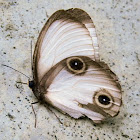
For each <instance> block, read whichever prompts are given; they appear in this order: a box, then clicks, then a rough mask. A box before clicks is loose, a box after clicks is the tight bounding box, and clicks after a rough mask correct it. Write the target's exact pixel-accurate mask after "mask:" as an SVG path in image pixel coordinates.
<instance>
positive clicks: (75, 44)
mask: <svg viewBox="0 0 140 140" xmlns="http://www.w3.org/2000/svg"><path fill="white" fill-rule="evenodd" d="M70 56H88V57H90V58H91V59H92V60H95V59H99V57H98V43H97V37H96V32H95V27H94V24H93V22H92V20H91V18H90V17H89V15H88V14H87V13H86V12H84V11H82V10H80V9H70V10H68V11H64V10H60V11H58V12H56V13H55V14H54V15H53V16H51V17H50V19H49V21H48V22H47V24H46V25H45V26H44V28H43V30H42V32H41V34H40V36H39V39H38V42H37V46H36V50H35V56H34V58H35V59H34V61H35V63H36V66H35V67H36V71H37V77H38V80H39V81H40V80H41V78H42V77H43V76H44V74H45V73H46V72H47V71H48V70H49V69H50V68H51V67H53V66H55V65H56V64H57V63H58V62H60V61H61V60H63V59H65V58H67V57H70ZM95 56H97V57H95Z"/></svg>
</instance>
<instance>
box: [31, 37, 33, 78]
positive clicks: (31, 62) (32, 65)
mask: <svg viewBox="0 0 140 140" xmlns="http://www.w3.org/2000/svg"><path fill="white" fill-rule="evenodd" d="M32 49H33V47H32V40H31V72H32V76H33V59H32Z"/></svg>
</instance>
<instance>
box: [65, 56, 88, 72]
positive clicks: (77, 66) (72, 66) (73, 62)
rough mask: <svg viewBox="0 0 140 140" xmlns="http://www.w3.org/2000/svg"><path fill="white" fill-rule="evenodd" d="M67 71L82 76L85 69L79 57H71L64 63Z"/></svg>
mask: <svg viewBox="0 0 140 140" xmlns="http://www.w3.org/2000/svg"><path fill="white" fill-rule="evenodd" d="M66 65H67V68H68V71H70V72H71V73H74V74H83V73H84V72H85V70H86V69H87V66H86V64H85V62H84V60H83V59H82V58H80V57H71V58H68V59H67V61H66Z"/></svg>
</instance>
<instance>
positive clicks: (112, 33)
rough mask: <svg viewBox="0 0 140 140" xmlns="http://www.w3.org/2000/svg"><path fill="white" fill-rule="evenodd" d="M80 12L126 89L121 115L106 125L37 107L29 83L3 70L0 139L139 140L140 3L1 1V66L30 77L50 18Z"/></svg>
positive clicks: (117, 0)
mask: <svg viewBox="0 0 140 140" xmlns="http://www.w3.org/2000/svg"><path fill="white" fill-rule="evenodd" d="M76 7H77V8H81V9H84V10H85V11H86V12H88V13H89V14H90V16H91V17H92V19H93V21H94V24H95V26H96V30H97V35H98V40H99V46H100V55H101V59H102V60H103V61H105V62H106V63H107V64H108V65H109V66H110V68H111V69H112V71H114V72H115V73H116V74H117V75H118V77H119V80H120V83H121V85H122V91H123V92H122V94H123V105H122V107H121V110H120V114H119V115H118V116H117V117H115V118H113V119H110V120H108V122H104V123H102V124H98V125H97V124H93V123H92V121H90V120H89V119H87V118H85V119H79V120H75V119H72V118H70V117H68V116H66V115H63V114H62V113H60V112H58V111H57V110H55V109H52V110H53V111H54V112H55V113H56V114H57V116H58V117H59V118H60V119H61V121H62V122H63V125H61V124H60V123H59V122H58V120H57V119H56V117H55V116H54V114H53V113H52V112H50V111H49V110H48V109H46V108H45V107H44V106H43V105H39V104H36V105H34V109H35V111H36V114H37V128H34V117H35V116H34V114H33V112H32V107H31V103H32V102H35V101H36V98H35V97H34V95H33V93H32V91H31V90H30V89H29V87H28V86H27V85H25V84H19V83H17V82H20V81H21V82H27V81H28V79H27V78H26V77H24V76H23V75H21V74H19V73H17V72H15V71H13V70H12V69H9V68H6V67H3V66H0V73H1V74H0V79H1V80H0V87H1V90H0V140H104V139H105V140H132V139H133V140H138V139H140V8H139V7H140V2H138V0H106V1H104V0H79V1H78V0H77V1H76V0H20V1H19V0H0V50H1V51H0V64H6V65H9V66H11V67H13V68H15V69H17V70H19V71H21V72H23V73H25V74H27V75H29V76H31V75H32V74H31V60H30V57H31V49H30V48H31V47H30V44H31V41H32V44H33V47H34V46H35V43H36V41H37V37H38V35H39V32H40V30H41V28H42V27H43V25H44V23H45V22H46V20H47V19H48V18H49V17H50V16H51V14H52V13H54V12H55V11H56V10H59V9H69V8H76Z"/></svg>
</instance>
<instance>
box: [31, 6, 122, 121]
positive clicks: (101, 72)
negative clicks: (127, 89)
mask: <svg viewBox="0 0 140 140" xmlns="http://www.w3.org/2000/svg"><path fill="white" fill-rule="evenodd" d="M32 69H33V80H32V81H29V87H30V88H31V89H32V91H33V93H34V95H35V96H36V97H37V99H38V100H39V101H41V102H46V103H48V104H50V105H52V106H53V107H55V108H57V109H58V110H60V111H61V112H62V113H64V114H68V115H69V116H71V117H73V118H75V119H78V118H80V117H85V116H86V117H88V118H90V119H91V120H93V122H95V123H100V122H101V121H102V120H105V119H106V118H109V117H114V116H116V115H117V114H118V112H119V109H120V106H121V98H122V93H121V86H120V84H119V82H118V78H117V76H116V75H115V74H114V73H113V72H112V71H111V70H110V69H109V67H108V66H107V64H105V63H104V62H101V61H100V56H99V46H98V41H97V35H96V30H95V26H94V24H93V21H92V19H91V18H90V16H89V15H88V14H87V13H86V12H85V11H83V10H81V9H77V8H75V9H69V10H59V11H56V12H55V13H54V14H53V15H52V16H51V17H50V18H49V19H48V21H47V22H46V24H45V25H44V27H43V28H42V31H41V33H40V35H39V37H38V40H37V43H36V46H35V51H34V55H33V68H32Z"/></svg>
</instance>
